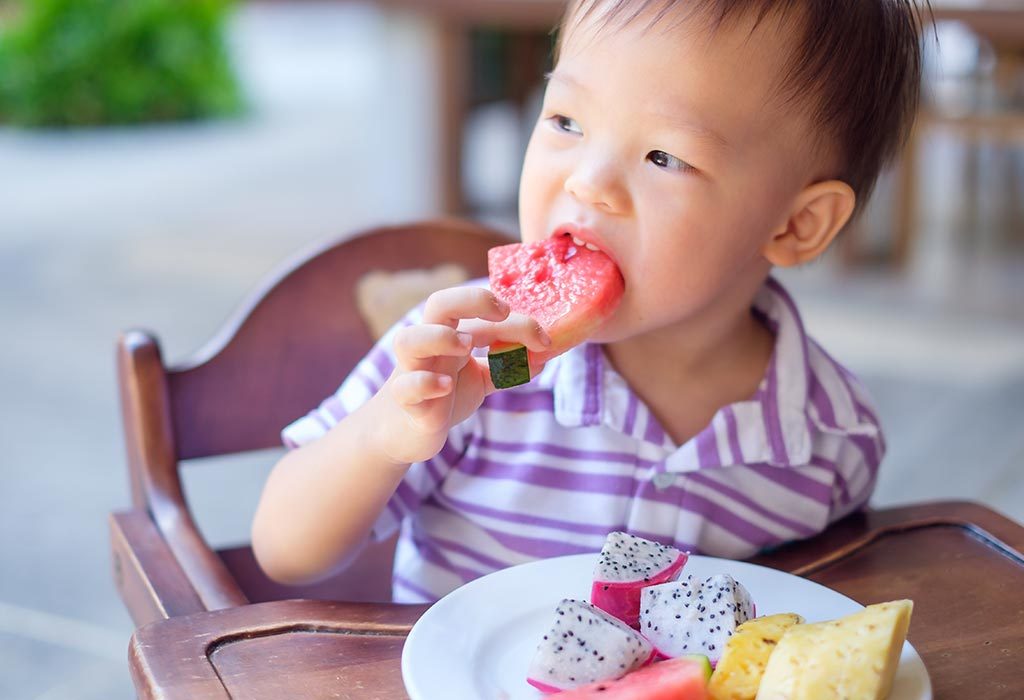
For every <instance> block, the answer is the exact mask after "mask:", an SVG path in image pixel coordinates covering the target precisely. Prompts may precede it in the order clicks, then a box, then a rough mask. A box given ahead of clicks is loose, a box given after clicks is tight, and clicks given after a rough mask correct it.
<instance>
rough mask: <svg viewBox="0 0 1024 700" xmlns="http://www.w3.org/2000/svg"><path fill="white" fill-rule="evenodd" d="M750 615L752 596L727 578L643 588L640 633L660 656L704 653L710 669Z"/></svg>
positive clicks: (686, 579)
mask: <svg viewBox="0 0 1024 700" xmlns="http://www.w3.org/2000/svg"><path fill="white" fill-rule="evenodd" d="M753 616H754V604H753V602H752V601H751V600H750V593H749V592H747V589H746V588H744V587H743V585H742V584H740V583H739V582H737V581H736V579H734V578H733V577H732V576H729V575H728V574H716V575H714V576H709V577H708V578H706V579H704V581H702V582H697V581H694V579H693V576H687V577H686V578H685V579H680V580H679V581H672V582H670V583H663V584H661V585H658V586H651V587H650V588H645V589H644V591H643V595H642V597H641V605H640V632H641V633H642V634H643V635H644V636H645V637H647V639H648V640H650V642H651V644H653V645H654V648H655V649H657V651H658V654H659V655H660V656H666V657H669V658H674V657H677V656H684V655H687V654H703V655H705V656H707V657H708V659H710V661H711V665H712V666H714V665H715V664H716V663H718V659H719V658H720V657H721V655H722V650H723V649H724V648H725V643H726V642H727V641H728V640H729V637H731V636H732V635H733V633H734V632H735V631H736V627H737V626H739V625H741V624H743V623H744V622H746V621H747V620H749V619H751V618H752V617H753Z"/></svg>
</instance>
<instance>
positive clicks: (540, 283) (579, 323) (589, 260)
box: [487, 235, 625, 389]
mask: <svg viewBox="0 0 1024 700" xmlns="http://www.w3.org/2000/svg"><path fill="white" fill-rule="evenodd" d="M487 269H488V273H489V276H490V282H491V291H492V292H494V295H495V296H497V297H498V298H499V299H501V300H503V301H504V302H506V303H507V304H508V305H509V307H510V308H511V309H512V311H514V312H516V313H520V314H524V315H526V316H529V317H531V318H533V319H534V320H536V321H537V322H538V323H539V324H540V325H541V326H542V327H543V328H544V330H545V331H546V332H547V334H548V335H549V336H550V337H551V348H550V349H549V350H546V351H545V352H544V353H543V355H542V356H539V357H537V358H535V360H537V361H547V360H549V359H551V358H552V357H554V356H556V355H559V354H561V353H563V352H565V351H566V350H568V349H569V348H571V347H573V346H576V345H579V344H580V343H582V342H583V341H584V340H586V339H587V338H588V337H590V336H591V335H592V334H593V333H594V332H595V331H596V330H597V329H598V328H600V327H601V324H603V323H604V322H605V321H606V320H608V317H610V316H611V315H612V313H613V312H614V311H615V308H616V307H617V306H618V305H619V301H621V299H622V293H623V291H625V284H624V282H623V280H622V273H621V272H620V271H619V268H618V266H617V265H616V264H615V263H614V262H613V261H612V259H611V258H610V257H608V255H607V254H605V253H604V252H602V251H600V250H591V249H590V248H587V247H586V246H581V245H577V244H576V243H575V242H574V241H573V239H572V236H569V235H561V236H554V237H552V238H547V239H544V240H542V241H537V242H536V243H529V244H526V243H513V244H510V245H503V246H498V247H497V248H491V250H490V251H488V254H487ZM487 362H488V366H489V368H490V371H491V381H492V382H494V386H495V387H497V388H499V389H505V388H508V387H512V386H517V385H519V384H525V383H526V382H528V381H530V354H529V352H528V351H527V349H526V348H525V347H523V346H522V345H519V344H516V343H502V342H497V343H494V344H492V345H491V348H490V351H489V352H488V354H487Z"/></svg>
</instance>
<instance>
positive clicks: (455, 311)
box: [423, 287, 509, 328]
mask: <svg viewBox="0 0 1024 700" xmlns="http://www.w3.org/2000/svg"><path fill="white" fill-rule="evenodd" d="M508 312H509V308H508V304H506V303H505V302H503V301H501V300H500V299H498V297H496V296H494V294H492V293H491V291H490V290H488V289H484V288H483V287H452V288H451V289H442V290H440V291H437V292H434V293H433V294H431V295H430V296H429V297H428V298H427V302H426V304H425V305H424V307H423V322H424V323H441V324H444V325H446V326H449V327H451V328H455V327H456V326H457V325H458V324H459V320H460V319H464V318H482V319H485V320H487V321H501V320H504V319H505V317H506V316H508Z"/></svg>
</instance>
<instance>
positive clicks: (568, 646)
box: [526, 598, 655, 693]
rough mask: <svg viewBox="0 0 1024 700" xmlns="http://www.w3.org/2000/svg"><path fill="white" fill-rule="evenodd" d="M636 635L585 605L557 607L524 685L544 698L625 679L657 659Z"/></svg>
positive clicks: (570, 602)
mask: <svg viewBox="0 0 1024 700" xmlns="http://www.w3.org/2000/svg"><path fill="white" fill-rule="evenodd" d="M654 656H655V652H654V648H653V647H652V646H651V643H650V642H648V641H647V640H646V639H644V638H643V636H641V635H640V634H638V633H637V631H636V630H634V629H632V628H630V627H627V626H626V625H624V624H622V622H620V621H619V620H616V619H615V618H614V617H612V616H611V615H608V614H607V613H605V612H604V611H602V610H599V609H597V608H595V607H594V606H593V605H591V604H590V603H588V602H586V601H582V600H572V599H568V598H567V599H565V600H563V601H562V602H561V603H559V604H558V607H556V608H555V619H554V622H553V623H552V624H551V629H549V630H548V631H547V633H545V634H544V638H543V639H542V640H541V642H540V644H538V645H537V652H536V653H535V654H534V657H533V661H531V662H530V667H529V669H528V670H527V674H526V676H527V677H526V681H527V682H528V683H529V684H530V685H532V686H534V687H535V688H537V689H538V690H541V691H543V692H545V693H554V692H558V691H560V690H566V689H568V688H576V687H579V686H581V685H586V684H588V683H594V682H596V681H607V680H614V679H616V678H621V677H622V676H624V675H626V674H627V673H629V672H630V671H634V670H636V669H638V668H640V667H641V666H644V665H646V664H647V663H649V662H650V661H652V660H653V659H654Z"/></svg>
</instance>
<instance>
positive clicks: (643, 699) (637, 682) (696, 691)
mask: <svg viewBox="0 0 1024 700" xmlns="http://www.w3.org/2000/svg"><path fill="white" fill-rule="evenodd" d="M709 666H710V664H708V662H707V659H706V658H705V659H703V660H699V659H698V658H696V657H689V658H687V657H680V658H678V659H670V660H668V661H659V662H658V663H656V664H652V665H650V666H647V667H646V668H642V669H640V670H639V671H633V672H632V673H630V674H629V675H626V676H623V677H622V678H620V679H618V680H617V681H604V682H601V683H590V684H589V685H583V686H580V687H579V688H574V689H572V690H566V691H563V692H561V693H558V694H556V695H553V696H551V697H552V700H554V698H558V700H589V699H590V698H594V699H598V698H600V699H601V700H707V697H708V681H707V671H708V668H709Z"/></svg>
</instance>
